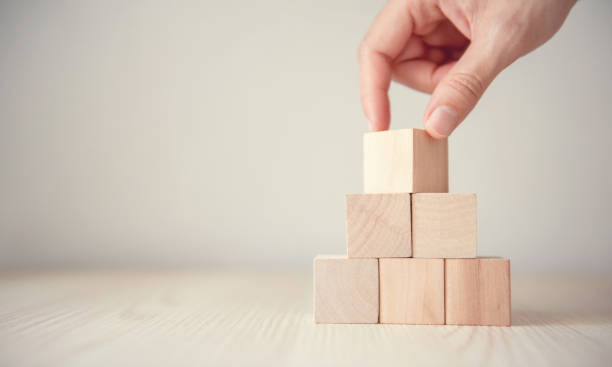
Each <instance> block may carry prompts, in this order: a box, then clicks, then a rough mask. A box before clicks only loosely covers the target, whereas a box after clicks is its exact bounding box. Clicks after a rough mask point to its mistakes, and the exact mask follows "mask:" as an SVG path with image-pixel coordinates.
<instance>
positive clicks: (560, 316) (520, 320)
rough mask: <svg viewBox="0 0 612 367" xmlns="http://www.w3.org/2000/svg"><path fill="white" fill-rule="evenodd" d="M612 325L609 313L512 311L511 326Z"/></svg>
mask: <svg viewBox="0 0 612 367" xmlns="http://www.w3.org/2000/svg"><path fill="white" fill-rule="evenodd" d="M602 324H612V310H611V311H609V312H598V311H592V312H585V311H542V310H537V311H535V310H512V326H538V325H602Z"/></svg>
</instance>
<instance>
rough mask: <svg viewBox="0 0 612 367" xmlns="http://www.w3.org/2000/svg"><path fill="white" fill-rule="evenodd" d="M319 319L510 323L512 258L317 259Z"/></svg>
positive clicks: (363, 321) (316, 277)
mask: <svg viewBox="0 0 612 367" xmlns="http://www.w3.org/2000/svg"><path fill="white" fill-rule="evenodd" d="M314 300H315V312H314V314H315V322H317V323H377V322H380V323H388V324H434V325H442V324H454V325H497V326H509V325H510V323H511V317H510V316H511V315H510V314H511V309H510V261H509V260H506V259H499V258H475V259H415V258H393V259H390V258H389V259H387V258H385V259H380V260H379V259H348V258H345V257H317V258H315V261H314Z"/></svg>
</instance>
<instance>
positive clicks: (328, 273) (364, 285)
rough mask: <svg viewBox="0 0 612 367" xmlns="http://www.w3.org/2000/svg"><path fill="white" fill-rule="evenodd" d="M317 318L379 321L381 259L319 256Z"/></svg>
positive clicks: (316, 262)
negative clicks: (379, 266) (379, 269)
mask: <svg viewBox="0 0 612 367" xmlns="http://www.w3.org/2000/svg"><path fill="white" fill-rule="evenodd" d="M314 318H315V322H317V323H332V324H347V323H348V324H353V323H355V324H375V323H377V322H378V259H347V258H345V257H330V256H317V257H316V258H315V259H314Z"/></svg>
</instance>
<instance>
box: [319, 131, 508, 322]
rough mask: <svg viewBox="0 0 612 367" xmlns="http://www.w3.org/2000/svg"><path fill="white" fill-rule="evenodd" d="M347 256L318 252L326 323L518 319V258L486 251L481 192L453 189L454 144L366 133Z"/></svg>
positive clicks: (422, 135) (421, 134)
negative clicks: (514, 285)
mask: <svg viewBox="0 0 612 367" xmlns="http://www.w3.org/2000/svg"><path fill="white" fill-rule="evenodd" d="M363 151H364V162H363V164H364V167H363V169H364V185H363V186H364V193H363V194H349V195H346V243H347V254H346V256H317V257H316V258H315V259H314V318H315V322H317V323H360V324H362V323H381V324H429V325H443V324H452V325H494V326H509V325H510V323H511V308H510V261H509V260H507V259H502V258H486V257H477V215H476V206H477V205H476V195H475V194H454V193H449V192H448V142H447V140H446V139H444V140H436V139H433V138H431V137H430V136H429V135H428V134H427V133H426V132H425V131H424V130H419V129H402V130H391V131H382V132H372V133H366V134H365V135H364V139H363Z"/></svg>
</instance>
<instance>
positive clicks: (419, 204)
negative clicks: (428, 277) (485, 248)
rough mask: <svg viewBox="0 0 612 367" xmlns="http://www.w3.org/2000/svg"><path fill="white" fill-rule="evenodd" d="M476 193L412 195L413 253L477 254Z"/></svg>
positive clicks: (440, 255)
mask: <svg viewBox="0 0 612 367" xmlns="http://www.w3.org/2000/svg"><path fill="white" fill-rule="evenodd" d="M477 222H478V218H477V216H476V195H475V194H413V195H412V256H413V257H425V258H470V257H471V258H473V257H476V247H477V237H478V236H477V234H478V223H477Z"/></svg>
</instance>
